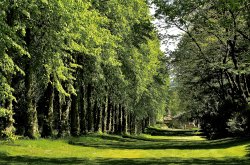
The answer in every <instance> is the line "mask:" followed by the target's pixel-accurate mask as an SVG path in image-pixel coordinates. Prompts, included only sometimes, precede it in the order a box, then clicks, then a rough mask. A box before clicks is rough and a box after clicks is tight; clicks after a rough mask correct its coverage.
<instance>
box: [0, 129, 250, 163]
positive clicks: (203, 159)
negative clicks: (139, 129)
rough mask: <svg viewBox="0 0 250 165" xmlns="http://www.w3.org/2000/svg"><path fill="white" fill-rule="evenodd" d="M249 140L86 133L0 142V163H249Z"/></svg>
mask: <svg viewBox="0 0 250 165" xmlns="http://www.w3.org/2000/svg"><path fill="white" fill-rule="evenodd" d="M249 146H250V140H247V139H230V138H228V139H222V140H213V141H208V140H205V139H204V138H201V137H199V136H152V135H148V134H142V135H140V136H124V137H121V136H115V135H97V134H92V135H87V136H83V137H78V138H69V139H59V140H49V139H39V140H17V141H16V142H15V143H14V144H11V143H3V142H2V143H0V164H20V165H23V164H103V165H104V164H109V165H112V164H114V165H117V164H122V165H123V164H124V165H125V164H136V165H137V164H149V165H151V164H250V160H249V159H248V155H249Z"/></svg>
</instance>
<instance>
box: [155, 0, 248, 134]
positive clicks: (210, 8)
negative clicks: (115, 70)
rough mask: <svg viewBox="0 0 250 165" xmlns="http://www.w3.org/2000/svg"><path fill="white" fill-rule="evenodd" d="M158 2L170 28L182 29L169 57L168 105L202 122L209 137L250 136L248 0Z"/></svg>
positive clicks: (158, 0)
mask: <svg viewBox="0 0 250 165" xmlns="http://www.w3.org/2000/svg"><path fill="white" fill-rule="evenodd" d="M154 2H155V4H156V5H157V7H158V9H157V12H156V16H157V17H158V18H159V19H162V20H164V21H165V23H166V26H167V28H169V27H175V28H178V29H179V30H181V31H182V33H181V36H182V37H181V39H180V40H179V44H178V47H177V49H176V50H175V51H173V52H171V53H170V55H169V57H168V58H169V60H168V61H169V64H170V65H171V68H172V69H171V70H172V71H173V73H172V74H173V82H172V85H171V90H170V91H171V97H170V101H169V103H170V104H169V105H168V107H169V108H170V109H171V110H173V111H175V113H176V112H178V113H182V114H183V115H184V116H185V115H186V116H187V117H188V118H191V119H192V118H193V119H196V120H198V121H199V123H200V126H201V128H202V129H203V131H204V132H205V133H206V135H207V137H208V138H210V139H214V138H221V137H227V136H243V135H244V136H245V135H249V131H250V127H249V126H250V93H249V90H250V1H249V0H213V1H210V0H173V1H172V0H154ZM168 37H169V39H170V38H176V37H178V36H176V34H174V35H171V34H169V35H168ZM183 112H184V113H183Z"/></svg>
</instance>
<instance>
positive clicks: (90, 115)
mask: <svg viewBox="0 0 250 165" xmlns="http://www.w3.org/2000/svg"><path fill="white" fill-rule="evenodd" d="M91 95H92V86H91V85H90V84H89V85H88V87H87V110H86V111H87V114H86V116H87V125H88V132H91V131H92V127H93V112H92V110H91V107H92V105H91Z"/></svg>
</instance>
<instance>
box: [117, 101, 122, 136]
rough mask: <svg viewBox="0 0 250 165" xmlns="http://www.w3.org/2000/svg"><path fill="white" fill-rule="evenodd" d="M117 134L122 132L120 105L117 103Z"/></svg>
mask: <svg viewBox="0 0 250 165" xmlns="http://www.w3.org/2000/svg"><path fill="white" fill-rule="evenodd" d="M117 109H118V130H117V131H118V132H117V133H118V134H121V133H122V106H121V104H118V108H117Z"/></svg>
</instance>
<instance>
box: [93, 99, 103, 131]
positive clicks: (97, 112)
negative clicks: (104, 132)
mask: <svg viewBox="0 0 250 165" xmlns="http://www.w3.org/2000/svg"><path fill="white" fill-rule="evenodd" d="M94 107H95V108H94V112H95V127H94V132H98V131H100V130H99V129H100V128H101V127H100V124H101V117H102V116H101V114H102V113H101V107H100V106H98V103H97V101H95V106H94Z"/></svg>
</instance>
